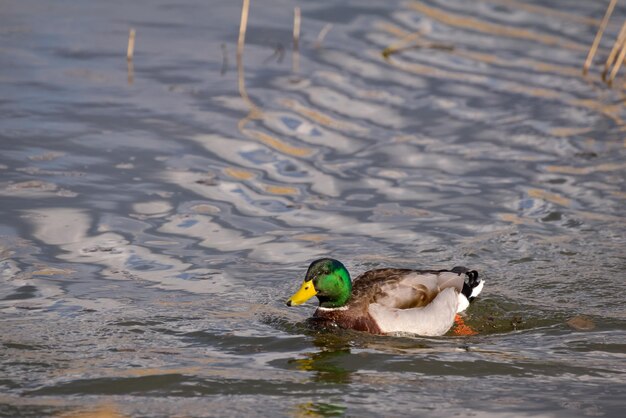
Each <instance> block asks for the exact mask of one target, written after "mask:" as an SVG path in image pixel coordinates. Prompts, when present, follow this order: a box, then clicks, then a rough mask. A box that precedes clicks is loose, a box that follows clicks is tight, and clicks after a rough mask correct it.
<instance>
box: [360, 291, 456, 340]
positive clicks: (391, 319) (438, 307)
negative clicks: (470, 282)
mask: <svg viewBox="0 0 626 418" xmlns="http://www.w3.org/2000/svg"><path fill="white" fill-rule="evenodd" d="M458 301H459V298H458V297H457V291H456V289H454V288H447V289H444V290H442V291H441V293H439V294H438V295H437V297H436V298H435V299H433V301H432V302H431V303H429V304H428V305H427V306H424V307H422V308H412V309H397V308H388V307H385V306H382V305H380V304H378V303H372V304H370V306H369V313H370V315H371V316H372V318H373V319H374V320H375V321H376V323H377V324H378V326H379V327H380V330H381V331H382V332H385V333H388V332H409V333H411V334H419V335H429V336H435V335H443V334H445V333H446V332H448V330H449V329H450V328H451V327H452V324H454V316H455V315H456V311H457V306H458V303H459V302H458Z"/></svg>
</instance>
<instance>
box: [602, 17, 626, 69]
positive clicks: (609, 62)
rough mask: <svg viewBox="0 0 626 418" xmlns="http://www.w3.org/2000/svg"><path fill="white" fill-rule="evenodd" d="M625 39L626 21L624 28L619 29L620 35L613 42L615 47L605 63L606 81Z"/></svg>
mask: <svg viewBox="0 0 626 418" xmlns="http://www.w3.org/2000/svg"><path fill="white" fill-rule="evenodd" d="M624 39H626V22H624V24H623V25H622V28H621V29H620V31H619V35H617V40H616V41H615V43H614V44H613V48H611V52H610V53H609V57H608V58H607V59H606V63H605V64H604V71H602V80H604V81H606V75H607V74H608V73H609V67H611V65H613V63H614V62H615V56H616V55H617V52H618V51H619V48H620V46H621V45H622V43H624Z"/></svg>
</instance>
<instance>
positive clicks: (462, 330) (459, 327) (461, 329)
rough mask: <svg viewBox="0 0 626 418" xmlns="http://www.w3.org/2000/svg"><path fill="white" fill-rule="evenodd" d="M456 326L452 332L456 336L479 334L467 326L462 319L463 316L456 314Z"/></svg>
mask: <svg viewBox="0 0 626 418" xmlns="http://www.w3.org/2000/svg"><path fill="white" fill-rule="evenodd" d="M454 325H455V327H454V331H452V334H454V335H463V336H465V335H476V334H478V333H477V332H476V331H474V330H473V329H472V327H470V326H469V325H465V322H463V318H461V315H459V314H456V316H455V317H454Z"/></svg>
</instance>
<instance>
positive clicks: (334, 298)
mask: <svg viewBox="0 0 626 418" xmlns="http://www.w3.org/2000/svg"><path fill="white" fill-rule="evenodd" d="M351 292H352V282H351V281H350V274H348V270H347V269H346V268H345V266H344V265H343V264H341V263H340V262H339V261H337V260H333V259H332V258H322V259H319V260H315V261H314V262H312V263H311V265H310V266H309V270H308V271H307V272H306V277H305V278H304V283H303V284H302V287H300V290H298V291H297V292H296V293H295V294H294V295H293V296H292V297H290V298H289V300H288V301H287V306H294V305H300V304H301V303H304V302H306V301H307V300H309V299H311V298H312V297H313V296H317V298H318V299H319V301H320V306H321V307H322V308H340V307H342V306H344V305H345V304H346V303H347V302H348V299H350V293H351Z"/></svg>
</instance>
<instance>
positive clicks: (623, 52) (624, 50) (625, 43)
mask: <svg viewBox="0 0 626 418" xmlns="http://www.w3.org/2000/svg"><path fill="white" fill-rule="evenodd" d="M624 24H625V25H626V22H624ZM624 57H626V37H625V38H624V39H623V40H622V45H621V49H620V51H619V55H618V56H617V62H615V66H614V67H613V70H612V71H611V74H610V75H609V79H608V80H607V81H606V82H607V83H608V84H609V86H610V85H611V84H613V80H615V76H616V75H617V72H618V71H619V69H620V67H621V66H622V63H623V62H624Z"/></svg>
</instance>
